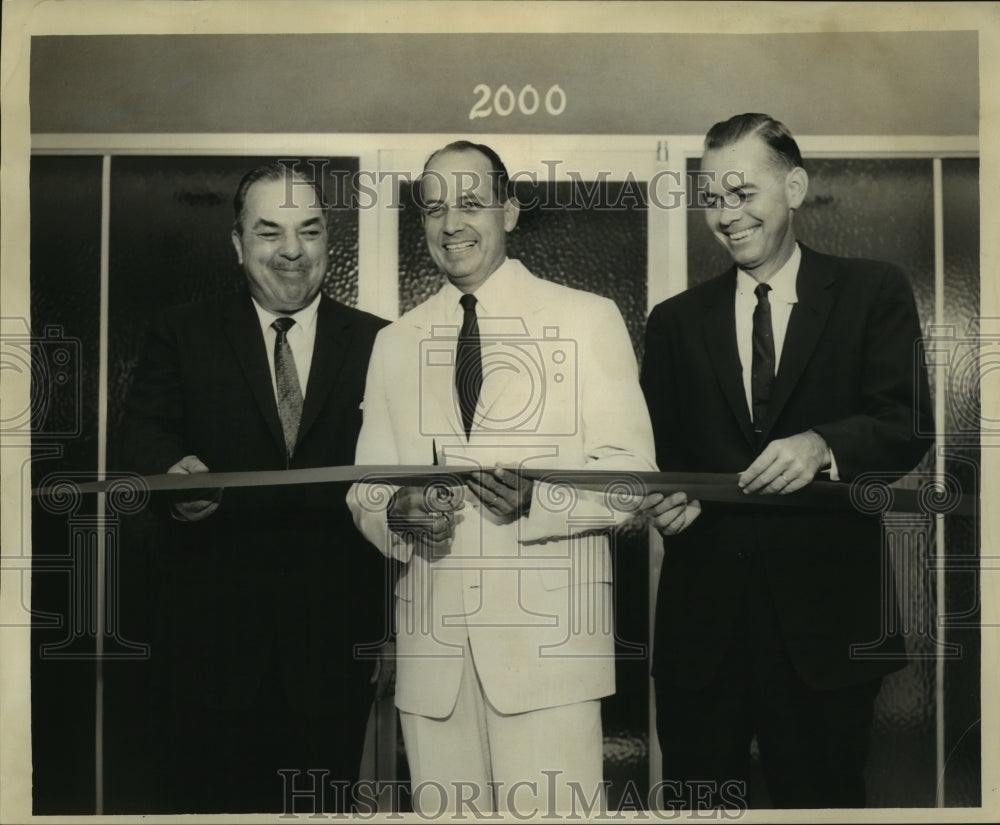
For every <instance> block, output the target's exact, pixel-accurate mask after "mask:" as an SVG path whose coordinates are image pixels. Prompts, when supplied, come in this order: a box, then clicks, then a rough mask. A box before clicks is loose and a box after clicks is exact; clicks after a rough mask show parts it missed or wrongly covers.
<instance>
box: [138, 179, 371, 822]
mask: <svg viewBox="0 0 1000 825" xmlns="http://www.w3.org/2000/svg"><path fill="white" fill-rule="evenodd" d="M234 207H235V213H236V221H235V225H234V229H233V233H232V240H233V246H234V247H235V249H236V255H237V258H238V259H239V262H240V264H241V265H242V266H243V269H244V272H245V275H246V285H247V290H246V291H245V292H243V293H242V294H239V295H233V296H228V297H225V298H222V299H217V300H214V301H210V302H206V303H202V304H195V305H189V306H183V307H176V308H173V309H170V310H168V311H167V312H165V313H164V314H163V315H162V317H160V318H159V319H157V320H156V321H155V322H154V323H153V324H152V325H151V328H150V330H149V335H148V340H147V343H146V349H145V352H144V355H143V357H142V360H141V361H140V363H139V365H138V367H137V369H136V373H135V379H134V383H133V386H132V390H131V393H130V397H129V400H128V404H127V410H126V421H125V431H124V435H123V439H124V453H125V455H126V456H127V457H128V463H129V465H130V467H131V468H132V469H134V470H136V471H138V472H141V473H144V474H153V473H163V472H172V473H200V472H207V471H215V472H232V471H244V472H249V471H254V470H279V469H285V468H290V469H298V468H304V467H322V466H329V465H343V464H352V463H353V460H354V449H355V441H356V439H357V435H358V432H359V430H360V427H361V410H360V409H359V407H360V403H361V400H362V398H363V394H364V381H365V374H366V371H367V367H368V359H369V356H370V353H371V348H372V343H373V341H374V338H375V334H376V333H377V332H378V330H379V329H380V328H381V327H382V326H383V325H384V323H385V322H384V321H382V320H381V319H379V318H376V317H375V316H372V315H369V314H367V313H364V312H361V311H359V310H356V309H352V308H350V307H346V306H343V305H342V304H339V303H337V302H336V301H333V300H330V299H329V298H327V297H325V296H324V295H323V294H322V293H321V290H320V288H321V286H322V282H323V277H324V275H325V273H326V269H327V220H326V218H327V213H326V209H325V207H324V206H323V202H322V199H321V193H320V191H319V187H318V186H317V185H314V184H312V182H311V181H308V180H305V179H304V178H302V177H300V176H298V175H296V174H292V173H290V171H289V170H288V169H286V168H285V167H284V166H282V165H280V164H269V165H265V166H261V167H258V168H255V169H253V170H251V171H250V172H248V173H247V174H246V175H245V176H244V177H243V179H242V181H241V182H240V184H239V187H238V189H237V192H236V196H235V198H234ZM345 494H346V487H342V486H341V485H333V484H317V485H294V486H287V487H266V488H265V487H242V488H230V489H226V490H224V491H220V490H215V491H211V490H204V491H201V492H200V493H199V494H195V495H190V494H189V495H187V496H186V497H185V496H175V497H174V498H173V499H172V500H170V501H158V502H156V501H154V507H155V508H156V509H157V510H158V512H159V513H160V514H161V516H162V522H163V525H164V529H165V530H166V531H167V533H168V539H169V540H168V548H169V549H168V552H167V553H166V554H165V556H164V559H163V564H162V571H161V583H162V588H161V591H160V596H161V602H162V603H161V605H160V607H159V619H160V620H161V621H160V625H161V628H160V629H161V631H162V632H161V636H162V638H159V639H158V640H157V641H158V644H155V645H154V649H153V656H154V659H155V660H156V661H155V662H154V666H158V673H159V674H160V677H161V680H160V681H161V683H162V684H163V685H165V688H166V690H165V692H166V694H167V695H168V696H169V699H168V702H167V705H168V711H167V716H166V726H165V727H166V730H167V734H166V736H165V751H164V767H165V772H166V774H167V776H168V777H169V778H170V779H171V780H172V781H170V782H168V788H167V791H168V793H169V794H170V796H171V799H170V802H169V803H168V804H169V809H170V810H174V811H179V812H222V811H225V812H250V811H268V812H270V811H281V810H283V809H285V808H286V802H287V800H288V798H289V797H288V795H287V793H286V791H288V790H289V789H291V788H292V787H293V786H294V790H296V791H302V790H309V789H310V788H312V787H313V783H314V781H315V782H316V783H317V785H316V787H317V788H318V787H319V786H321V785H325V793H324V794H323V797H324V804H325V807H327V808H328V809H339V808H343V807H344V806H345V798H346V795H345V790H344V788H345V786H346V784H348V783H351V782H353V781H356V779H357V775H358V770H359V762H360V757H361V751H362V746H363V741H364V734H365V726H366V722H367V719H368V712H369V707H370V704H371V699H372V688H371V684H370V679H369V677H370V675H371V673H372V670H373V663H372V661H371V660H370V659H368V660H366V659H365V658H364V657H362V656H358V655H357V651H356V649H355V648H356V646H357V645H364V644H373V643H377V642H378V641H379V637H380V633H381V628H382V625H383V615H384V610H383V599H382V592H383V590H384V582H383V567H382V562H381V561H380V558H381V557H380V555H379V553H378V552H376V551H375V550H374V548H372V547H371V546H370V545H368V544H367V543H366V542H365V541H364V539H362V538H361V537H360V535H359V534H358V533H357V531H356V530H355V528H354V525H353V523H352V520H351V517H350V514H349V512H348V510H347V507H346V505H345V503H344V499H345ZM282 769H287V770H292V771H300V772H302V773H301V774H300V775H294V776H285V777H283V776H282V775H281V774H279V773H278V771H279V770H282ZM307 770H315V771H326V772H328V773H326V774H306V773H305V771H307ZM286 783H287V784H286ZM330 783H334V784H333V785H331V784H330ZM337 783H339V784H337ZM316 799H318V796H317V797H314V798H313V799H312V800H307V801H306V802H305V803H304V804H305V805H306V808H307V809H309V810H311V809H312V805H313V804H314V801H315V800H316Z"/></svg>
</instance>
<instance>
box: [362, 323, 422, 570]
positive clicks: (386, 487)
mask: <svg viewBox="0 0 1000 825" xmlns="http://www.w3.org/2000/svg"><path fill="white" fill-rule="evenodd" d="M388 349H390V347H388V346H387V344H386V340H385V336H384V335H383V334H382V333H379V335H378V337H377V338H376V339H375V345H374V347H373V349H372V357H371V360H370V361H369V363H368V375H367V378H366V379H365V398H364V402H363V413H364V416H363V420H362V424H361V433H360V434H359V435H358V446H357V449H356V450H355V455H354V463H355V464H357V465H364V464H390V465H395V464H399V460H400V459H399V448H398V447H397V445H396V440H395V436H394V435H393V430H392V421H391V419H390V417H389V399H388V395H387V387H386V383H385V381H386V378H385V368H384V362H385V357H386V351H387V350H388ZM398 489H399V487H398V486H394V485H390V484H381V483H380V484H354V485H352V486H351V489H350V490H349V491H348V493H347V505H348V507H350V509H351V515H352V516H353V517H354V523H355V525H357V528H358V530H360V531H361V533H362V535H364V537H365V538H366V539H368V541H370V542H371V543H372V544H374V545H375V546H376V547H377V548H378V549H379V551H381V552H382V553H383V554H384V555H385V556H387V557H389V558H394V559H398V560H399V561H401V562H404V563H405V562H408V561H409V560H410V556H411V555H412V553H413V548H412V547H411V546H410V545H409V544H408V543H407V542H406V541H405V540H403V539H402V538H400V536H399V535H397V534H396V533H393V532H392V531H391V530H390V529H389V525H388V521H387V519H386V508H387V507H388V505H389V501H390V500H391V499H392V496H393V494H394V493H395V492H396V490H398Z"/></svg>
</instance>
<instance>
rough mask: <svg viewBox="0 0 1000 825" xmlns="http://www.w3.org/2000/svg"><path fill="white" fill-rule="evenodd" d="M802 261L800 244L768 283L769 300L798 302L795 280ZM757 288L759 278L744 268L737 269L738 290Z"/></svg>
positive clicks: (750, 291)
mask: <svg viewBox="0 0 1000 825" xmlns="http://www.w3.org/2000/svg"><path fill="white" fill-rule="evenodd" d="M801 262H802V250H801V249H800V248H799V245H798V244H795V248H794V249H793V250H792V254H791V256H790V257H789V258H788V260H787V261H785V265H784V266H782V267H781V269H779V270H778V271H777V272H775V273H774V274H773V275H772V276H771V277H770V279H769V280H768V282H767V284H768V286H770V287H771V293H770V295H768V300H769V301H781V302H783V303H786V304H795V303H798V300H799V297H798V293H797V292H796V291H795V280H796V278H797V277H798V274H799V264H800V263H801ZM756 288H757V280H756V278H754V277H753V276H752V275H750V274H749V273H748V272H746V271H745V270H742V269H738V270H737V271H736V291H737V292H740V293H744V292H749V293H753V291H754V289H756Z"/></svg>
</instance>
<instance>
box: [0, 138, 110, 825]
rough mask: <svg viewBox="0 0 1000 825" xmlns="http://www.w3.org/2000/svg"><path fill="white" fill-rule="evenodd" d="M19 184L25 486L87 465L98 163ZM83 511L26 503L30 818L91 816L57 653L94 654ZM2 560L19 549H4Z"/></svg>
mask: <svg viewBox="0 0 1000 825" xmlns="http://www.w3.org/2000/svg"><path fill="white" fill-rule="evenodd" d="M30 185H31V239H30V244H31V273H30V280H31V291H30V294H31V323H32V332H33V333H34V334H35V335H37V336H39V337H40V338H42V339H44V340H43V342H42V343H41V344H40V345H39V346H38V347H37V348H36V349H35V352H34V358H35V360H34V365H33V366H34V369H33V385H32V395H33V401H34V403H33V405H32V409H33V415H32V422H31V423H32V427H33V430H34V433H35V437H34V439H33V444H32V447H33V453H34V457H35V461H34V463H33V464H32V468H31V469H32V480H33V481H34V482H35V483H37V482H38V481H40V480H41V479H42V478H43V477H44V476H46V475H47V474H49V473H53V472H73V473H80V472H88V471H89V472H93V471H94V470H96V469H97V382H98V352H99V349H98V330H99V324H100V298H101V291H100V272H101V266H100V265H101V255H100V239H101V231H100V230H101V159H100V158H98V157H33V158H32V159H31V178H30ZM5 331H6V330H5ZM25 332H27V330H25ZM11 353H12V351H8V352H5V357H6V356H7V355H9V354H11ZM4 366H5V368H10V367H14V366H17V364H10V363H6V362H5V364H4ZM8 417H9V415H8ZM91 512H93V500H92V499H91V500H87V499H83V500H82V501H81V502H80V504H79V506H78V507H77V508H76V510H75V511H74V512H73V513H72V514H66V513H62V514H54V513H50V512H48V511H47V510H46V508H44V507H42V506H40V504H39V501H38V500H37V499H35V500H34V501H33V502H32V526H31V544H32V554H33V559H32V564H33V568H34V575H33V576H32V581H31V600H32V608H33V610H34V611H35V618H34V622H33V627H32V634H31V643H32V646H31V651H32V664H31V679H32V684H31V708H32V730H31V733H32V768H33V776H32V793H33V812H34V813H35V814H45V815H69V814H92V813H94V804H95V796H94V782H93V777H94V709H95V691H96V678H95V671H94V666H93V663H92V662H86V661H80V660H79V659H71V658H63V657H61V656H60V655H59V654H60V653H62V654H76V655H83V656H88V655H92V654H93V651H94V640H93V638H92V637H91V636H90V635H89V634H87V633H86V632H82V631H83V628H82V627H81V626H80V622H79V621H77V616H79V613H78V612H77V611H78V610H83V609H86V608H88V607H91V606H92V604H91V603H88V602H82V603H81V601H80V591H77V590H75V589H74V588H73V582H74V581H76V582H77V583H79V582H80V579H79V574H81V573H82V572H83V565H81V564H80V558H81V555H80V554H78V553H74V551H73V548H72V541H71V535H70V532H69V531H70V515H72V517H73V518H85V517H86V515H87V514H89V513H91ZM4 552H5V553H11V554H14V553H16V552H19V551H18V550H17V549H15V548H7V547H5V548H4ZM74 574H75V578H74ZM66 641H69V642H71V645H70V646H68V647H66V648H63V649H62V650H61V651H56V650H50V655H47V656H42V655H40V651H41V650H42V647H43V646H58V645H60V644H62V643H63V642H66Z"/></svg>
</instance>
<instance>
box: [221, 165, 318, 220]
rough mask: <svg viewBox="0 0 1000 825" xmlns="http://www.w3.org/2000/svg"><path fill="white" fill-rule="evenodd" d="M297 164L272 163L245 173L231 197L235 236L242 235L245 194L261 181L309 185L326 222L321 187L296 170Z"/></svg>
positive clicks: (315, 180) (315, 181)
mask: <svg viewBox="0 0 1000 825" xmlns="http://www.w3.org/2000/svg"><path fill="white" fill-rule="evenodd" d="M296 165H297V162H296V161H293V162H291V163H289V162H285V161H272V162H270V163H262V164H261V165H260V166H255V167H254V168H253V169H251V170H250V171H249V172H247V173H246V174H245V175H244V176H243V177H242V178H240V182H239V184H238V185H237V187H236V194H235V195H233V229H234V230H236V234H237V235H242V234H243V214H244V210H245V209H246V201H247V192H249V191H250V187H251V186H253V185H254V184H255V183H260V182H261V181H264V180H267V181H284V180H287V179H289V178H296V179H298V180H300V181H302V182H303V183H307V184H309V186H311V187H312V190H313V191H314V192H315V193H316V203H318V204H320V205H321V206H322V208H323V220H324V222H325V221H326V201H325V200H324V199H323V187H322V186H321V185H320V182H319V181H318V180H317V179H316V178H315V177H313V178H309V177H306V176H305V175H304V174H303V173H302V172H299V171H298V169H297V168H296Z"/></svg>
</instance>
